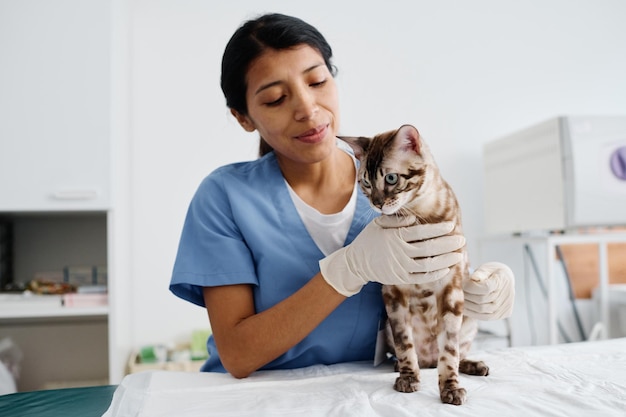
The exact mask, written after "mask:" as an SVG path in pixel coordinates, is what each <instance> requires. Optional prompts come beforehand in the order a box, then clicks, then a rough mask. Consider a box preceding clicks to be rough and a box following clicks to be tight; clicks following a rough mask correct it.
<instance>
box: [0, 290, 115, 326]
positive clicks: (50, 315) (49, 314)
mask: <svg viewBox="0 0 626 417" xmlns="http://www.w3.org/2000/svg"><path fill="white" fill-rule="evenodd" d="M61 300H62V296H60V295H59V296H57V295H29V296H25V295H22V294H0V301H1V302H0V322H4V321H22V320H27V321H33V320H34V321H41V320H50V319H64V318H100V317H102V318H105V317H107V315H108V314H109V307H108V306H105V305H102V306H93V307H65V306H63V305H62V303H61Z"/></svg>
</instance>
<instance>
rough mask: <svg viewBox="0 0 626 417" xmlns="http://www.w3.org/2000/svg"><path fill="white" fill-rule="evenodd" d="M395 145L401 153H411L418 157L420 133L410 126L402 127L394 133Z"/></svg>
mask: <svg viewBox="0 0 626 417" xmlns="http://www.w3.org/2000/svg"><path fill="white" fill-rule="evenodd" d="M394 142H395V145H396V146H397V147H398V148H399V149H400V150H402V151H404V152H406V151H412V152H415V153H416V154H417V155H420V148H421V146H422V142H421V139H420V133H419V132H418V130H417V129H416V128H415V127H414V126H411V125H403V126H401V127H400V129H398V131H397V132H396V137H395V140H394Z"/></svg>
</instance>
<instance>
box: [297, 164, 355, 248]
mask: <svg viewBox="0 0 626 417" xmlns="http://www.w3.org/2000/svg"><path fill="white" fill-rule="evenodd" d="M347 153H348V154H349V155H350V156H351V157H352V159H353V160H354V167H355V169H356V160H355V159H354V156H352V155H351V154H350V153H349V152H347ZM355 177H356V176H355ZM285 183H286V184H287V189H288V190H289V194H290V195H291V199H292V200H293V203H294V205H295V206H296V210H297V211H298V214H299V215H300V218H301V219H302V222H303V223H304V226H305V227H306V230H307V231H308V232H309V234H310V235H311V237H312V238H313V241H314V242H315V244H316V245H317V247H318V248H319V249H320V250H321V251H322V253H323V254H324V256H328V255H330V254H331V253H333V252H335V251H336V250H337V249H339V248H342V247H343V244H344V243H345V241H346V236H347V235H348V231H349V230H350V225H351V224H352V219H353V218H354V211H355V210H356V197H357V192H358V189H357V185H358V183H357V182H356V181H355V182H354V188H353V189H352V196H351V197H350V201H348V204H346V206H345V207H344V208H343V210H341V211H340V212H339V213H334V214H322V213H320V212H319V211H317V210H316V209H315V208H313V207H311V206H309V205H308V204H307V203H305V202H304V201H303V200H302V199H301V198H300V196H298V194H296V192H295V191H294V190H293V189H292V188H291V186H290V185H289V183H287V181H285Z"/></svg>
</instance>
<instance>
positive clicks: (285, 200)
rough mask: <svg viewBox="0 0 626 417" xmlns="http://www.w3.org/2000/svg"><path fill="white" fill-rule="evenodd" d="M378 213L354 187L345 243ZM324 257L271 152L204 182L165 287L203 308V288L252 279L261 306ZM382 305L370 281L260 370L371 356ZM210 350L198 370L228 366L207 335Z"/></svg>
mask: <svg viewBox="0 0 626 417" xmlns="http://www.w3.org/2000/svg"><path fill="white" fill-rule="evenodd" d="M377 215H378V214H377V213H376V212H375V211H373V210H372V209H371V207H370V205H369V202H368V200H367V197H365V196H364V195H363V194H362V193H361V192H360V190H359V194H358V198H357V206H356V212H355V215H354V219H353V221H352V225H351V226H350V230H349V232H348V236H347V238H346V242H345V244H348V243H350V242H352V240H354V238H355V237H356V236H357V235H358V234H359V232H360V231H361V230H363V228H364V227H365V226H366V225H367V224H368V223H369V222H370V221H371V220H372V219H374V218H375V217H376V216H377ZM323 257H324V255H323V254H322V252H321V251H320V249H319V248H318V247H317V245H316V244H315V242H314V241H313V239H312V238H311V236H310V235H309V233H308V232H307V230H306V228H305V226H304V224H303V223H302V220H301V219H300V215H299V214H298V212H297V210H296V208H295V206H294V204H293V202H292V199H291V196H290V195H289V191H288V190H287V186H286V184H285V181H284V178H283V176H282V173H281V171H280V169H279V167H278V163H277V161H276V157H275V155H274V153H273V152H271V153H269V154H267V155H265V156H264V157H262V158H260V159H257V160H255V161H250V162H242V163H236V164H231V165H227V166H224V167H221V168H218V169H217V170H215V171H214V172H213V173H211V174H210V175H209V176H208V177H206V178H205V179H204V181H202V183H201V184H200V186H199V188H198V190H197V191H196V194H195V195H194V197H193V199H192V201H191V204H190V206H189V210H188V213H187V217H186V219H185V223H184V226H183V231H182V235H181V239H180V243H179V247H178V254H177V257H176V262H175V264H174V271H173V274H172V279H171V282H170V290H171V291H172V292H173V293H174V294H175V295H177V296H179V297H181V298H183V299H185V300H187V301H190V302H192V303H194V304H197V305H199V306H202V307H204V299H203V295H202V287H205V286H207V287H210V286H220V285H233V284H250V285H252V287H253V292H254V303H255V309H256V311H257V312H261V311H264V310H266V309H268V308H270V307H272V306H273V305H275V304H277V303H278V302H280V301H282V300H283V299H285V298H287V297H288V296H290V295H291V294H293V293H294V292H296V291H297V290H298V289H300V288H301V287H302V286H304V285H305V284H306V283H307V282H308V281H309V280H310V279H311V278H312V277H313V276H314V275H316V274H317V273H318V272H319V263H318V262H319V260H320V259H322V258H323ZM383 310H384V307H383V303H382V297H381V292H380V285H379V284H376V283H370V284H367V285H366V286H365V287H364V288H363V290H361V292H360V293H358V294H356V295H354V296H352V297H350V298H347V299H346V300H345V301H344V302H343V303H342V304H341V305H340V306H339V307H337V309H336V310H335V311H333V312H332V313H331V314H330V315H329V316H328V317H327V318H326V319H325V320H324V321H323V322H322V323H321V324H320V325H319V326H318V327H317V328H316V329H315V330H313V331H312V332H311V333H310V334H309V335H308V336H307V337H306V338H305V339H304V340H302V341H301V342H300V343H299V344H297V345H296V346H294V347H293V348H291V349H290V350H289V351H288V352H286V353H285V354H283V355H281V356H280V357H278V358H277V359H275V360H274V361H272V362H271V363H269V364H267V365H266V366H265V367H263V368H262V369H288V368H299V367H304V366H310V365H315V364H333V363H339V362H348V361H359V360H370V359H373V358H374V348H375V344H376V334H377V330H378V321H379V319H380V317H381V315H382V313H383ZM207 348H208V351H209V355H210V356H209V359H208V360H207V362H206V363H205V364H204V365H203V367H202V370H203V371H218V372H226V371H225V369H224V367H223V366H222V363H221V361H220V358H219V352H218V351H217V348H216V346H215V341H214V340H213V337H212V336H211V337H210V338H209V340H208V342H207Z"/></svg>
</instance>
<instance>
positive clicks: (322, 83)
mask: <svg viewBox="0 0 626 417" xmlns="http://www.w3.org/2000/svg"><path fill="white" fill-rule="evenodd" d="M324 84H326V80H322V81H318V82H315V83H311V87H321V86H323V85H324Z"/></svg>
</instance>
